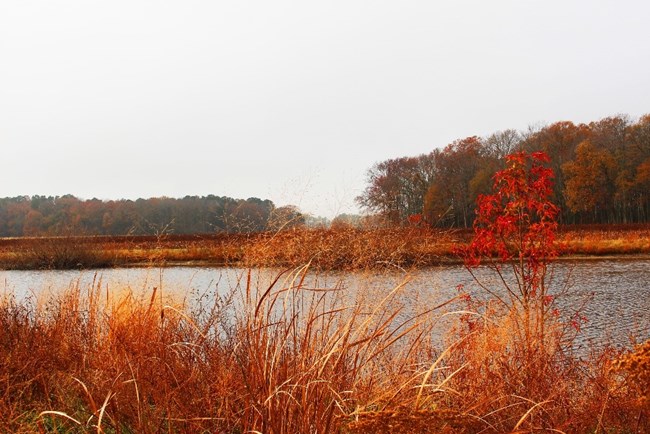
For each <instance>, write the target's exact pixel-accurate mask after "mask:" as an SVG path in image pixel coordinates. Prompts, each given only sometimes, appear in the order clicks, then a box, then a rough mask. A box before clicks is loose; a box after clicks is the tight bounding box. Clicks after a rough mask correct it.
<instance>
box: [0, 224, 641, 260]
mask: <svg viewBox="0 0 650 434" xmlns="http://www.w3.org/2000/svg"><path fill="white" fill-rule="evenodd" d="M471 235H472V233H471V231H469V230H446V231H438V230H428V229H420V228H401V229H374V230H358V229H345V228H343V229H333V230H304V229H303V230H290V231H284V232H278V233H257V234H217V235H195V236H193V235H173V234H170V235H165V236H161V237H154V236H139V237H128V236H124V237H103V236H98V237H71V236H68V237H49V238H48V237H41V238H10V239H9V238H5V239H0V267H1V268H5V269H48V268H101V267H112V266H130V265H144V266H148V265H156V266H164V265H165V264H187V265H232V266H244V267H259V266H292V265H296V266H297V265H299V264H305V263H307V262H310V263H311V264H312V267H313V268H318V269H343V270H353V269H366V268H384V267H391V266H400V267H412V266H416V267H418V266H420V267H421V266H428V265H436V264H440V263H450V262H458V257H457V255H456V253H455V251H456V249H457V248H458V247H459V246H463V245H466V243H467V242H468V241H469V239H470V238H471ZM558 245H559V247H560V254H561V257H565V258H571V257H590V256H591V257H599V256H619V255H650V226H649V225H628V226H623V225H619V226H583V227H581V226H576V227H564V228H562V229H561V231H560V233H559V235H558Z"/></svg>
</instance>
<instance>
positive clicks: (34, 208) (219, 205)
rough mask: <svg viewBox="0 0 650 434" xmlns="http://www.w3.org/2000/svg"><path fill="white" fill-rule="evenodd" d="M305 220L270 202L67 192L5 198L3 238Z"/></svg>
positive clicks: (229, 228)
mask: <svg viewBox="0 0 650 434" xmlns="http://www.w3.org/2000/svg"><path fill="white" fill-rule="evenodd" d="M303 223H304V216H303V215H302V214H301V213H300V212H299V210H298V209H297V208H296V207H293V206H284V207H277V208H276V207H275V205H274V204H273V202H271V201H270V200H262V199H258V198H249V199H246V200H243V199H233V198H230V197H219V196H213V195H209V196H186V197H184V198H182V199H173V198H167V197H161V198H151V199H138V200H135V201H132V200H110V201H102V200H99V199H91V200H80V199H78V198H76V197H74V196H71V195H65V196H55V197H52V196H47V197H46V196H18V197H11V198H3V199H0V236H3V237H19V236H38V235H70V234H74V235H81V234H83V235H127V234H133V235H157V234H163V233H176V234H199V233H214V232H258V231H263V230H268V229H271V230H277V229H280V228H283V227H290V226H293V225H299V224H303Z"/></svg>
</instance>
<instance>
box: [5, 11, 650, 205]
mask: <svg viewBox="0 0 650 434" xmlns="http://www.w3.org/2000/svg"><path fill="white" fill-rule="evenodd" d="M648 17H650V2H647V1H645V0H642V1H641V0H640V1H630V0H617V1H570V0H563V1H556V0H544V1H525V0H518V1H501V0H498V1H485V0H479V1H451V0H449V1H445V2H441V1H408V0H400V1H380V0H372V1H356V0H344V1H338V0H327V1H323V0H321V1H308V0H300V1H277V0H276V1H272V0H265V1H239V0H233V1H218V0H211V1H199V0H182V1H180V0H179V1H164V0H155V1H143V0H110V1H94V0H74V1H63V0H62V1H53V0H47V1H46V0H2V1H1V2H0V149H2V154H1V160H0V161H2V164H1V165H0V196H14V195H19V194H27V195H33V194H45V195H62V194H66V193H70V194H74V195H76V196H79V197H82V198H92V197H98V198H101V199H119V198H137V197H151V196H163V195H165V196H171V197H182V196H185V195H187V194H190V195H205V194H210V193H212V194H217V195H228V196H232V197H239V198H247V197H250V196H257V197H262V198H270V199H272V200H273V201H275V202H276V204H278V205H283V204H286V203H293V204H296V205H298V206H300V207H301V208H302V209H303V210H305V211H307V212H312V213H314V214H320V215H325V216H330V217H331V216H333V215H334V214H336V213H338V212H355V211H356V207H355V205H354V201H353V199H354V197H355V196H356V195H357V194H359V193H360V192H361V190H362V189H363V188H364V186H365V171H366V170H367V169H368V168H369V167H370V166H371V165H372V164H373V163H375V162H377V161H381V160H385V159H387V158H393V157H398V156H405V155H416V154H420V153H423V152H429V151H431V150H432V149H433V148H434V147H441V146H444V145H445V144H447V143H449V142H451V141H453V140H455V139H458V138H463V137H467V136H470V135H475V134H477V135H487V134H489V133H492V132H495V131H497V130H501V129H506V128H517V129H525V128H526V127H527V126H528V125H530V124H538V123H543V122H554V121H558V120H572V121H574V122H585V121H591V120H598V119H600V118H602V117H605V116H608V115H614V114H619V113H627V114H629V115H630V116H632V117H633V118H636V117H638V116H640V115H642V114H644V113H648V112H650V106H649V105H648V102H649V101H650V26H649V25H648Z"/></svg>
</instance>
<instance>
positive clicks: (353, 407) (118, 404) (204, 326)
mask: <svg viewBox="0 0 650 434" xmlns="http://www.w3.org/2000/svg"><path fill="white" fill-rule="evenodd" d="M306 271H307V268H306V267H304V268H302V269H298V270H293V271H290V272H284V273H283V274H279V275H278V279H277V280H276V281H275V282H274V283H273V284H271V285H270V286H269V287H266V286H262V287H255V286H253V285H252V284H251V283H250V281H251V279H250V278H249V277H247V276H245V275H244V276H242V282H241V285H239V286H238V287H236V288H233V290H232V291H231V292H229V293H227V294H210V296H209V297H203V298H202V300H203V301H202V303H203V304H199V305H195V306H183V305H179V304H175V303H174V302H173V300H167V299H164V298H162V297H161V294H160V293H159V292H157V291H156V289H154V290H153V292H150V293H148V294H142V295H137V294H134V293H131V292H128V291H127V292H123V293H122V294H109V293H107V292H105V291H106V290H105V289H104V288H103V286H102V283H101V282H96V283H95V284H94V285H93V286H92V287H90V288H81V287H79V286H77V287H73V288H71V289H68V290H65V291H63V292H61V293H60V294H59V295H58V296H56V297H55V298H53V299H49V300H26V301H16V300H15V299H13V298H12V297H10V296H9V297H5V298H4V299H3V300H2V303H0V431H2V432H39V431H40V432H88V431H93V432H105V433H120V432H121V433H130V432H138V433H155V432H177V433H183V432H187V433H193V432H227V433H243V432H264V433H329V432H342V433H345V432H348V433H374V432H392V433H417V432H447V433H475V432H486V433H500V432H551V431H552V430H554V431H553V432H567V433H568V432H571V433H582V432H584V433H587V432H589V433H592V432H646V431H645V430H647V429H649V428H650V425H649V423H650V420H649V419H648V418H649V416H650V409H648V407H647V401H643V400H641V399H639V397H640V396H643V395H640V391H641V393H642V391H643V390H644V389H643V388H644V387H645V386H646V383H647V376H648V364H647V354H646V353H647V351H645V350H643V349H641V350H639V351H637V352H635V353H634V354H633V355H631V356H628V355H623V356H621V357H620V358H619V360H621V361H620V362H616V360H617V354H616V353H614V352H611V351H610V352H605V353H603V354H601V355H600V356H598V357H596V356H593V357H591V358H587V359H583V360H580V359H577V358H574V357H572V356H571V353H570V351H568V350H567V347H562V346H559V345H558V346H554V347H552V348H550V347H549V352H548V353H546V354H545V355H544V357H543V358H538V359H536V366H537V365H539V367H540V370H539V375H535V376H532V377H531V376H529V375H527V374H529V373H530V372H531V371H530V370H529V369H527V368H526V365H525V363H526V360H528V358H527V356H526V355H525V354H524V353H522V352H519V350H521V348H522V347H520V346H518V345H513V340H515V341H516V339H518V338H517V336H516V334H513V333H514V332H515V331H516V330H517V329H516V327H513V326H512V321H513V319H514V317H513V316H512V315H511V314H512V312H511V314H508V315H505V316H504V315H502V314H501V313H498V312H496V311H491V310H487V311H483V313H482V314H481V316H480V320H479V321H474V320H471V321H470V320H468V318H470V317H473V316H464V317H463V318H465V319H463V320H462V321H461V322H460V323H459V327H458V328H456V330H455V331H454V332H452V333H451V334H450V335H449V338H448V341H447V344H446V345H445V346H437V345H435V344H434V343H433V341H432V340H431V333H432V327H433V326H434V324H435V323H436V321H437V320H438V319H439V318H440V317H441V315H443V312H445V311H448V310H450V306H452V305H449V306H438V307H435V306H423V307H422V311H421V312H417V313H416V314H414V315H413V316H410V317H408V318H405V317H404V316H403V315H400V312H401V309H402V305H401V303H400V301H399V299H400V297H401V296H405V295H406V296H408V293H407V292H405V291H406V289H405V287H403V286H398V287H396V288H394V289H393V290H392V291H389V292H388V293H385V294H383V295H381V296H379V297H378V296H377V294H370V293H365V294H364V293H359V294H349V293H346V292H343V291H341V290H324V289H322V288H310V287H308V286H307V285H306V284H305V282H304V281H303V277H304V273H305V272H306ZM246 282H248V283H246ZM453 306H457V305H453ZM443 309H444V310H443ZM464 312H466V311H458V312H457V314H458V315H467V314H464ZM476 318H479V317H476ZM553 330H555V331H559V330H560V329H559V328H557V329H553ZM551 334H552V333H551V332H550V331H549V336H550V335H551ZM553 336H555V334H553ZM644 348H645V347H644ZM518 349H519V350H518ZM643 351H645V352H643ZM637 359H639V360H641V362H639V363H637V362H636V360H637ZM643 382H646V383H643Z"/></svg>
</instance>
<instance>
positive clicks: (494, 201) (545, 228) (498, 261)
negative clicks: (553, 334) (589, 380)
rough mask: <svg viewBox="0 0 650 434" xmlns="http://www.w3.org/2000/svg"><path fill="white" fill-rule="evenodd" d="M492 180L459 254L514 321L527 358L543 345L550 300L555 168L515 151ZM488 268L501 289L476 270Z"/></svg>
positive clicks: (555, 210) (542, 159)
mask: <svg viewBox="0 0 650 434" xmlns="http://www.w3.org/2000/svg"><path fill="white" fill-rule="evenodd" d="M506 162H507V166H506V168H505V169H503V170H501V171H499V172H497V173H496V174H495V176H494V186H493V191H494V192H493V193H492V194H489V195H482V196H480V197H479V199H478V207H477V216H476V220H475V221H474V237H473V239H472V242H471V243H470V244H469V246H468V247H467V248H465V249H462V250H461V254H462V255H463V258H464V260H465V265H466V266H467V269H468V270H469V271H470V272H471V273H472V275H473V276H474V277H475V280H476V281H477V282H478V283H479V284H480V285H481V287H482V288H483V289H484V290H486V291H487V292H488V293H489V294H490V295H492V296H493V297H494V298H495V299H497V300H498V301H499V302H501V303H502V304H503V306H504V307H505V308H506V309H507V310H508V311H509V312H510V314H511V317H512V318H514V323H515V324H516V328H517V329H518V330H517V333H518V334H519V335H520V336H521V338H522V339H523V342H522V341H521V340H520V343H523V344H524V347H525V351H526V353H527V357H533V356H534V353H536V352H538V351H539V350H541V349H543V348H544V347H545V345H546V341H547V339H546V326H547V323H548V320H549V316H550V315H551V309H552V305H553V296H552V295H551V294H549V293H548V288H547V271H548V270H547V268H548V264H549V262H550V261H551V260H553V259H554V258H555V257H556V256H557V250H556V244H555V233H556V231H557V216H558V213H559V208H558V207H557V206H556V205H554V204H553V203H552V202H551V199H550V198H551V196H552V194H553V170H552V169H550V168H549V167H548V166H547V165H548V163H549V162H550V159H549V157H548V156H547V155H546V154H545V153H543V152H534V153H531V154H529V153H526V152H517V153H514V154H511V155H508V156H507V157H506ZM479 265H484V266H488V267H490V268H491V269H492V270H493V271H494V272H495V273H496V275H497V276H498V277H499V279H498V280H499V281H500V283H501V284H500V285H499V287H501V288H503V289H501V288H494V287H490V286H489V285H485V284H483V282H481V281H480V279H477V278H476V275H475V273H474V269H475V268H476V267H478V266H479Z"/></svg>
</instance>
